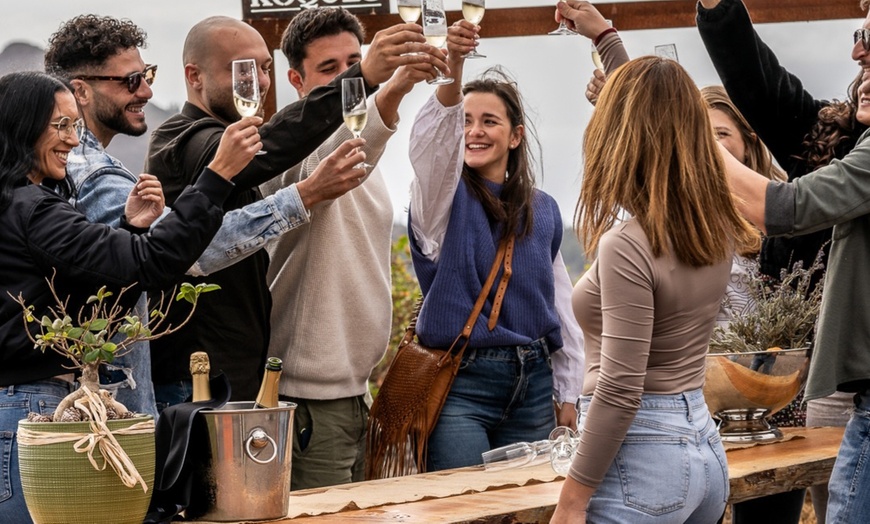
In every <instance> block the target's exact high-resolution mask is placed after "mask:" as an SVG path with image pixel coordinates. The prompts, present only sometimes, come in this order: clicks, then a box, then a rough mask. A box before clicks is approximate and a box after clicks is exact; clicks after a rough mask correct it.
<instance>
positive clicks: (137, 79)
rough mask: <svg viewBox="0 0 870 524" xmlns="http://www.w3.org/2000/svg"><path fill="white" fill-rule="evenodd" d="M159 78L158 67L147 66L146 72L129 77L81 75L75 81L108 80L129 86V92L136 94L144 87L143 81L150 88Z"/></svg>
mask: <svg viewBox="0 0 870 524" xmlns="http://www.w3.org/2000/svg"><path fill="white" fill-rule="evenodd" d="M156 76H157V65H156V64H155V65H149V66H145V70H144V71H142V72H141V73H130V74H129V75H127V76H99V75H80V76H77V77H75V78H74V80H107V81H112V82H121V83H122V84H127V91H129V92H131V93H135V92H136V91H137V90H138V89H139V86H140V85H142V79H143V78H144V79H145V83H146V84H148V85H149V86H150V85H151V84H153V83H154V77H156Z"/></svg>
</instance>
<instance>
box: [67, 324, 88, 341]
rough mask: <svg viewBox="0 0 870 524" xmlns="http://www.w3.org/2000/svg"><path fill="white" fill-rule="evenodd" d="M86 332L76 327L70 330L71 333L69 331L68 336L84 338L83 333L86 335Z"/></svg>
mask: <svg viewBox="0 0 870 524" xmlns="http://www.w3.org/2000/svg"><path fill="white" fill-rule="evenodd" d="M84 332H85V330H84V329H82V328H80V327H74V328H72V329H70V330H69V331H67V334H66V336H67V337H69V338H75V339H78V338H79V337H81V336H82V333H84Z"/></svg>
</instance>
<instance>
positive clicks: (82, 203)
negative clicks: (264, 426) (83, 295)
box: [67, 131, 308, 417]
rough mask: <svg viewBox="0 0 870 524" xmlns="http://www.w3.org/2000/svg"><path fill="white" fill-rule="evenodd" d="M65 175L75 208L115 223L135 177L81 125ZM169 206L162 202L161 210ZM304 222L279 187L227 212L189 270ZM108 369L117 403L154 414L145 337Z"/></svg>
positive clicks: (142, 302)
mask: <svg viewBox="0 0 870 524" xmlns="http://www.w3.org/2000/svg"><path fill="white" fill-rule="evenodd" d="M67 176H70V177H72V180H73V182H74V183H75V186H76V190H77V195H76V196H75V197H74V198H73V199H72V204H73V205H74V206H75V207H76V209H78V210H79V211H81V212H82V213H83V214H84V215H85V216H86V217H87V218H88V221H90V222H93V223H103V224H107V225H109V226H112V227H114V228H117V227H118V226H119V224H120V221H121V215H123V214H124V206H125V205H126V202H127V195H129V194H130V191H131V190H132V189H133V186H134V185H135V184H136V181H137V177H136V176H135V175H133V173H131V172H130V171H129V170H128V169H127V168H125V167H124V165H123V164H122V163H121V162H120V161H118V160H117V159H116V158H114V157H112V156H111V155H109V154H108V153H107V152H106V150H105V149H104V148H103V146H102V145H101V144H100V143H99V141H98V140H97V138H96V137H95V136H94V135H93V133H91V132H90V131H85V135H84V137H82V140H81V144H79V145H78V146H77V147H76V148H74V149H73V150H72V151H71V152H70V154H69V157H68V159H67ZM168 212H169V209H168V208H167V209H165V210H164V213H163V215H164V216H166V213H168ZM161 218H162V217H161ZM155 223H156V222H155ZM306 223H308V212H307V211H306V210H305V207H304V206H303V205H302V200H301V198H300V197H299V192H298V191H297V190H296V186H295V185H292V186H289V187H286V188H283V189H281V190H279V191H277V192H275V194H273V195H270V196H268V197H266V198H264V199H262V200H259V201H257V202H254V203H253V204H249V205H248V206H245V207H243V208H241V209H236V210H233V211H231V212H229V213H226V214H225V215H224V219H223V223H222V225H221V228H220V230H218V232H217V234H216V235H215V237H214V239H213V240H212V242H211V243H210V244H209V246H208V248H206V250H205V251H204V252H203V254H202V255H201V256H200V257H199V260H197V261H196V263H195V264H194V265H193V267H191V268H190V270H189V271H188V274H190V275H194V276H203V275H207V274H208V273H211V272H213V271H217V270H220V269H223V268H225V267H227V266H229V265H232V264H234V263H235V262H238V261H239V260H241V259H243V258H245V257H247V256H249V255H251V254H252V253H254V252H256V251H257V250H258V249H261V248H263V247H264V246H266V245H267V244H268V243H269V242H270V241H274V240H276V239H277V238H278V237H280V236H281V235H282V234H284V233H286V232H287V231H290V230H292V229H294V228H296V227H298V226H300V225H302V224H306ZM147 308H148V304H147V297H146V296H145V294H144V293H143V294H142V296H141V297H140V298H139V301H138V302H137V303H136V309H135V311H134V314H136V315H138V316H139V318H141V319H147V318H148V309H147ZM115 342H118V341H117V340H115ZM107 371H108V373H107V375H106V376H104V377H101V381H102V382H104V387H105V388H106V389H109V390H113V391H114V392H115V395H116V398H117V399H118V400H119V401H120V402H121V403H122V404H124V405H125V406H126V407H127V408H128V409H130V410H132V411H135V412H138V413H146V414H150V415H152V416H155V417H156V416H157V408H156V405H155V402H154V386H153V384H152V382H151V355H150V347H149V344H148V342H147V341H145V342H139V343H137V344H134V345H133V346H130V351H129V352H128V353H127V354H126V355H123V356H121V357H119V358H118V359H116V360H115V361H114V362H113V363H112V365H108V366H107Z"/></svg>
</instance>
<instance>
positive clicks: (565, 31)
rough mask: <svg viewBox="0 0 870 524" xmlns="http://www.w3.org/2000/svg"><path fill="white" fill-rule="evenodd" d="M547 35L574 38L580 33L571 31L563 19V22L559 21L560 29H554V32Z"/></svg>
mask: <svg viewBox="0 0 870 524" xmlns="http://www.w3.org/2000/svg"><path fill="white" fill-rule="evenodd" d="M589 3H590V4H591V3H592V2H589ZM547 34H548V35H553V36H574V35H576V34H578V33H577V31H574V30H571V29H569V28H568V26H567V24H565V19H564V18H563V19H562V20H560V21H559V27H557V28H556V29H553V30H552V31H550V32H549V33H547Z"/></svg>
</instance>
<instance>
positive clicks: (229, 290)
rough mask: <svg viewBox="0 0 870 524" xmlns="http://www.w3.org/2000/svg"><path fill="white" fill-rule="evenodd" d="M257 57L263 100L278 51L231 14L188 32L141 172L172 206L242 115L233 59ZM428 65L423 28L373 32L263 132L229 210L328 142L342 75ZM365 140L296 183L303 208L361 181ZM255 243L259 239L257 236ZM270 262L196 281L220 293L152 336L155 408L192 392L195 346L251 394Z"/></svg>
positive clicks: (245, 396) (385, 75) (377, 79)
mask: <svg viewBox="0 0 870 524" xmlns="http://www.w3.org/2000/svg"><path fill="white" fill-rule="evenodd" d="M251 58H252V59H254V60H256V63H257V66H258V79H259V83H260V92H261V93H262V94H263V96H265V94H266V93H267V92H268V90H269V87H270V84H271V81H270V79H269V70H270V69H271V67H272V53H271V51H270V49H269V48H268V46H267V45H266V43H265V41H264V40H263V38H262V37H261V36H260V34H259V33H258V32H257V31H256V30H254V29H253V28H252V27H250V26H249V25H247V24H245V23H243V22H240V21H238V20H235V19H233V18H228V17H210V18H207V19H205V20H203V21H201V22H199V23H198V24H196V25H195V26H194V27H193V28H192V29H191V30H190V32H189V33H188V35H187V38H186V40H185V42H184V52H183V59H184V75H185V80H186V83H187V103H185V105H184V107H183V108H182V110H181V112H180V113H179V114H176V115H173V116H172V117H170V118H169V119H168V120H167V121H166V122H164V123H163V124H162V125H161V126H160V127H158V128H157V129H156V130H155V131H154V133H153V135H152V137H151V143H150V145H149V151H148V158H147V160H146V164H145V171H146V172H148V173H152V174H154V175H156V176H157V177H158V178H159V179H160V181H161V182H162V183H163V189H164V193H165V196H166V204H167V205H168V206H171V205H172V203H173V202H174V201H175V198H176V197H177V196H178V195H179V194H180V193H181V191H182V190H183V189H184V188H185V187H186V186H187V185H188V184H191V183H193V182H194V180H195V179H196V177H197V176H198V174H199V172H200V171H201V170H202V167H203V166H205V165H206V164H208V162H209V161H210V160H211V158H212V157H213V156H214V153H215V151H216V149H217V145H218V142H219V139H220V136H221V134H222V133H223V130H224V128H225V127H226V126H227V125H228V124H229V123H231V122H234V121H236V120H238V119H239V118H240V117H239V115H238V113H237V112H236V110H235V107H234V105H233V94H232V69H231V64H232V61H233V60H239V59H251ZM423 63H428V64H431V65H432V66H434V67H437V68H439V69H441V70H442V71H447V65H446V62H445V60H444V55H443V53H442V52H441V51H440V50H438V49H436V48H434V47H432V46H430V45H427V44H425V39H424V38H423V35H422V29H421V27H420V26H418V25H416V24H401V25H397V26H393V27H390V28H387V29H385V30H383V31H380V32H379V33H377V34H376V35H375V37H374V39H373V41H372V44H371V47H370V48H369V51H368V53H367V54H366V57H365V59H363V60H362V61H361V62H360V63H359V64H357V65H354V66H353V67H351V68H349V69H348V70H347V71H345V72H344V73H343V74H341V75H339V76H338V77H336V79H335V80H334V81H333V82H331V83H329V84H328V85H326V86H323V87H320V88H317V89H314V90H313V91H312V92H311V93H310V94H309V95H308V96H307V97H306V98H305V100H304V101H300V102H296V103H294V104H290V105H288V106H287V107H284V108H283V109H281V110H280V111H278V112H277V113H276V114H275V115H274V116H273V117H272V118H271V119H270V120H269V121H267V122H266V123H265V124H263V126H262V127H261V128H260V136H261V138H262V142H263V150H264V151H266V154H265V155H261V156H257V157H255V159H254V160H253V161H252V162H251V163H250V164H249V165H248V166H247V167H246V168H245V169H244V170H242V172H241V173H239V175H238V176H236V178H234V179H233V182H234V183H235V184H236V188H235V190H234V192H233V194H232V195H231V196H230V198H229V199H228V200H227V203H226V204H225V206H224V208H225V209H227V210H229V209H235V208H239V207H242V206H244V205H246V204H249V203H251V202H253V201H256V200H258V199H260V198H261V195H260V192H259V190H258V189H257V186H258V185H259V184H261V183H263V182H265V181H267V180H269V179H271V178H273V177H275V176H278V175H280V174H281V173H282V172H284V171H285V170H287V169H289V168H291V167H292V166H294V165H296V164H297V163H299V162H301V161H302V160H304V159H305V158H306V157H307V156H308V155H309V154H311V153H312V152H313V151H314V150H315V149H316V148H317V146H319V145H320V144H321V142H323V141H324V140H325V139H327V138H329V136H330V135H331V134H332V133H333V132H334V131H335V130H336V129H337V128H338V126H339V125H340V124H341V123H342V111H341V80H342V79H343V78H353V77H362V78H363V80H364V81H365V84H366V90H367V91H368V92H369V93H371V92H374V91H375V89H377V86H378V85H379V84H381V83H382V82H385V81H387V80H388V79H389V78H390V77H391V76H392V74H393V72H394V71H395V70H396V68H397V67H399V66H402V65H407V64H423ZM364 143H365V141H364V140H362V139H352V140H348V141H346V142H344V143H343V144H341V145H340V146H339V147H338V148H337V149H336V150H335V152H334V153H333V154H331V155H329V156H328V157H327V158H326V159H324V161H323V162H321V164H320V165H319V166H318V168H317V170H316V172H319V173H320V174H319V175H318V176H314V175H312V176H311V177H308V178H306V179H305V180H301V181H299V182H298V183H296V189H297V190H298V197H299V200H300V203H301V205H302V206H304V207H305V209H306V210H308V211H309V212H310V211H311V210H312V208H313V207H315V206H316V205H317V204H319V203H321V202H323V201H326V200H331V199H334V198H337V197H339V196H341V195H342V194H344V193H345V192H347V191H348V190H350V189H352V188H354V187H357V186H358V185H359V184H360V182H361V181H362V179H363V177H364V176H365V171H364V170H362V169H355V168H354V167H353V166H355V165H356V164H358V163H360V162H361V161H362V160H363V159H364V158H365V154H364V153H362V152H354V151H355V150H356V148H358V147H360V146H362V145H363V144H364ZM303 220H307V217H304V218H303ZM251 242H252V243H259V242H261V240H260V239H259V238H258V237H254V238H252V239H251ZM267 267H268V256H267V255H266V253H264V252H263V251H260V252H258V253H257V254H256V255H254V256H251V257H249V258H246V259H244V260H241V261H240V262H239V263H237V264H235V265H233V266H231V267H229V268H227V269H224V270H222V271H218V272H216V273H212V274H211V275H210V276H208V277H206V278H203V279H199V280H197V281H207V282H210V283H216V284H219V285H220V286H221V288H222V289H221V291H219V292H218V293H214V294H212V295H210V296H209V297H208V299H209V300H203V301H201V302H200V304H199V305H198V307H197V310H196V313H195V314H194V317H193V319H192V320H191V322H190V323H189V324H188V325H187V326H185V327H184V328H183V329H181V330H180V331H178V332H176V333H174V334H172V335H169V336H166V337H164V338H162V339H159V340H157V341H154V342H152V346H151V348H152V362H153V369H152V376H153V378H154V384H155V397H156V400H157V405H158V409H162V408H165V407H166V406H168V405H171V404H176V403H179V402H183V401H184V400H185V398H187V397H188V396H189V395H190V393H191V382H190V377H189V371H188V360H189V357H190V354H191V353H192V352H194V351H206V352H207V353H208V354H209V356H210V358H211V362H212V368H213V369H215V370H218V369H220V370H223V371H224V373H226V375H227V376H228V378H229V380H230V384H231V386H232V399H233V400H240V401H244V400H254V398H255V396H256V394H257V388H258V386H259V382H260V377H261V375H262V370H263V366H264V364H265V359H266V354H267V351H268V347H269V330H270V328H269V317H270V312H271V308H272V303H271V298H270V295H269V288H268V286H267V285H266V270H267ZM193 280H196V279H193ZM278 307H282V308H284V307H293V305H292V304H280V305H278ZM186 315H187V309H186V308H185V307H182V306H176V307H175V308H174V309H173V310H172V311H171V312H170V317H171V318H170V319H169V320H170V321H171V322H172V323H173V324H178V323H179V321H180V319H181V318H183V317H184V316H186ZM323 343H329V341H323Z"/></svg>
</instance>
